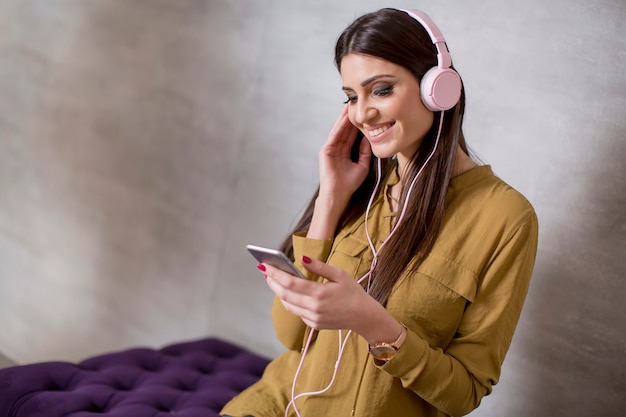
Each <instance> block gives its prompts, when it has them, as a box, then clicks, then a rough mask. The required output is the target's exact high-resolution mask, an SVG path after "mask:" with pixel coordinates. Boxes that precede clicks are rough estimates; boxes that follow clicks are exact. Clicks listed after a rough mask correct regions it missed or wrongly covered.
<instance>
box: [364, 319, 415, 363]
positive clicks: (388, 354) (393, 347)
mask: <svg viewBox="0 0 626 417" xmlns="http://www.w3.org/2000/svg"><path fill="white" fill-rule="evenodd" d="M400 324H401V325H402V332H400V336H398V338H397V339H396V341H395V342H391V343H387V342H380V343H376V344H374V345H369V347H370V354H371V355H372V356H373V357H374V359H376V360H377V361H379V362H383V363H384V362H388V361H390V360H391V359H392V358H393V357H394V356H396V353H398V350H400V346H402V343H404V339H406V334H407V331H408V330H407V328H406V326H405V325H404V323H400Z"/></svg>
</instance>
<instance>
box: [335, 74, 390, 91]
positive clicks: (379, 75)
mask: <svg viewBox="0 0 626 417" xmlns="http://www.w3.org/2000/svg"><path fill="white" fill-rule="evenodd" d="M393 77H394V76H393V75H391V74H378V75H374V76H373V77H369V78H368V79H367V80H365V81H363V82H362V83H361V87H365V86H366V85H368V84H371V83H373V82H374V81H376V80H378V79H380V78H393ZM341 89H342V90H343V91H346V90H352V88H350V87H346V86H343V87H341Z"/></svg>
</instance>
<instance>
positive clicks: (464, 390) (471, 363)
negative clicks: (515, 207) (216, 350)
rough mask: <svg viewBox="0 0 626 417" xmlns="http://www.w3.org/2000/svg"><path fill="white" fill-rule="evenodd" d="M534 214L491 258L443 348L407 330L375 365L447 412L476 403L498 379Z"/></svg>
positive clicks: (526, 270)
mask: <svg viewBox="0 0 626 417" xmlns="http://www.w3.org/2000/svg"><path fill="white" fill-rule="evenodd" d="M537 236H538V225H537V218H536V216H535V215H534V213H533V214H532V215H530V216H529V217H527V218H525V219H524V221H523V222H521V224H520V225H519V226H518V227H517V229H516V230H515V231H514V232H513V233H512V235H511V236H510V238H509V239H508V240H506V241H504V243H503V245H502V246H501V247H500V249H499V250H498V251H497V253H496V254H495V255H494V257H493V258H492V261H491V262H490V264H489V266H488V267H487V268H486V270H485V271H484V273H483V275H482V279H481V280H480V282H479V284H478V288H477V291H476V296H475V298H474V300H473V302H471V303H469V304H468V305H467V308H466V310H465V313H464V314H463V317H462V319H461V322H460V324H459V327H458V331H457V333H456V335H455V337H454V338H453V339H452V341H451V343H450V344H449V345H448V346H447V347H446V348H445V349H441V348H433V347H430V346H429V345H428V342H427V341H426V340H424V339H423V338H421V337H420V336H419V335H418V334H416V333H415V332H412V331H410V329H409V332H408V334H407V338H406V340H405V342H404V344H403V345H402V347H401V348H400V350H399V351H398V353H397V354H396V356H395V357H394V358H393V359H391V360H390V361H389V362H387V363H386V364H383V365H381V366H380V368H381V369H383V370H384V371H386V372H388V373H389V374H391V375H392V376H394V377H396V378H399V379H400V380H401V382H402V385H403V386H404V387H405V388H407V389H410V390H412V391H414V392H415V393H416V394H418V395H419V396H420V397H422V398H423V399H425V400H426V401H428V402H429V403H431V404H433V405H434V406H436V407H437V408H439V409H440V410H442V411H443V412H445V413H446V414H449V415H454V416H456V415H465V414H467V413H469V412H471V411H472V410H473V409H475V408H476V407H478V405H479V404H480V401H481V399H482V397H483V396H485V395H487V394H489V393H490V392H491V390H492V386H493V385H495V384H496V383H497V382H498V379H499V377H500V370H501V366H502V362H503V361H504V356H505V354H506V352H507V350H508V348H509V346H510V343H511V339H512V337H513V332H514V330H515V327H516V325H517V322H518V320H519V317H520V314H521V310H522V305H523V303H524V299H525V297H526V293H527V291H528V286H529V283H530V278H531V275H532V270H533V266H534V261H535V255H536V250H537Z"/></svg>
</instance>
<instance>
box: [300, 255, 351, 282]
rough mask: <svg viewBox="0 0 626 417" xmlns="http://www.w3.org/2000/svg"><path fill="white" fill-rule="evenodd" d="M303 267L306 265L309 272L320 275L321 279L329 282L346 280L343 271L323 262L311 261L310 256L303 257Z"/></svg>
mask: <svg viewBox="0 0 626 417" xmlns="http://www.w3.org/2000/svg"><path fill="white" fill-rule="evenodd" d="M302 265H304V267H305V268H306V270H307V271H309V272H312V273H314V274H315V275H319V276H320V277H324V278H326V279H327V280H328V281H332V282H342V281H344V280H345V279H346V278H345V277H344V273H343V270H341V269H339V268H337V267H334V266H330V265H328V264H327V263H324V262H322V261H318V260H317V259H311V258H309V257H308V256H303V257H302Z"/></svg>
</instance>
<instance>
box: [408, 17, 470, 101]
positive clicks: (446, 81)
mask: <svg viewBox="0 0 626 417" xmlns="http://www.w3.org/2000/svg"><path fill="white" fill-rule="evenodd" d="M398 10H400V11H403V12H405V13H406V14H408V15H409V16H411V17H412V18H413V19H415V20H417V21H418V22H419V23H420V24H421V25H422V26H423V27H424V29H426V31H427V32H428V34H429V35H430V39H431V40H432V41H433V43H434V44H435V46H436V47H437V66H436V67H432V68H431V69H429V70H428V72H426V74H424V77H423V78H422V81H421V83H420V93H421V98H422V101H423V102H424V105H425V106H426V107H427V108H428V109H429V110H431V111H444V110H448V109H451V108H452V107H454V106H455V105H456V103H458V101H459V98H461V77H460V76H459V74H458V73H457V72H456V71H455V70H453V69H452V68H450V65H452V58H450V53H449V52H448V47H447V46H446V40H445V39H444V37H443V35H442V33H441V31H440V30H439V28H438V27H437V25H436V24H435V22H433V21H432V19H431V18H430V17H428V16H427V15H426V14H424V13H422V12H420V11H419V10H406V9H398Z"/></svg>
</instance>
